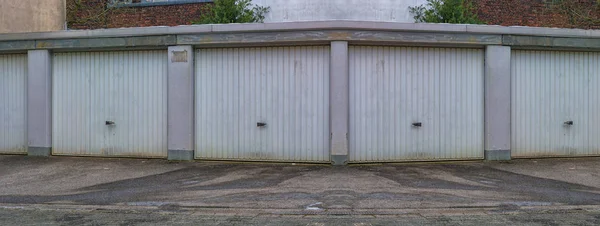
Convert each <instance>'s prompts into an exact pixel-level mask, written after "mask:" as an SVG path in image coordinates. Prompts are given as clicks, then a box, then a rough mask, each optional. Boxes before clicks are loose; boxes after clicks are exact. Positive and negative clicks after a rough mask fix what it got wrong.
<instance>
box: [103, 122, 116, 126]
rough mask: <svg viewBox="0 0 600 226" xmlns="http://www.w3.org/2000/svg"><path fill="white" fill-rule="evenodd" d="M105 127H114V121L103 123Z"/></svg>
mask: <svg viewBox="0 0 600 226" xmlns="http://www.w3.org/2000/svg"><path fill="white" fill-rule="evenodd" d="M104 123H105V124H106V125H107V126H114V125H115V122H114V121H106V122H104Z"/></svg>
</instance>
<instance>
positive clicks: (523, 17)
mask: <svg viewBox="0 0 600 226" xmlns="http://www.w3.org/2000/svg"><path fill="white" fill-rule="evenodd" d="M568 1H576V2H575V3H576V4H578V5H579V7H582V8H583V9H587V10H590V11H589V12H590V13H591V15H592V16H593V17H594V18H596V19H600V7H599V6H598V1H597V0H568ZM551 2H552V0H473V3H474V5H475V7H476V8H477V12H476V13H477V15H478V16H479V18H480V19H481V20H483V21H485V22H486V23H488V24H494V25H504V26H531V27H560V28H585V29H600V23H593V22H577V23H572V22H570V21H571V19H570V18H569V17H568V15H565V14H563V13H559V12H558V11H557V10H556V9H555V8H553V7H556V5H554V6H553V5H552V4H551ZM574 24H575V25H574Z"/></svg>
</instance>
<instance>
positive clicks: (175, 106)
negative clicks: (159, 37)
mask: <svg viewBox="0 0 600 226" xmlns="http://www.w3.org/2000/svg"><path fill="white" fill-rule="evenodd" d="M168 77H169V78H168V101H167V102H168V106H169V110H168V113H167V114H168V128H167V130H168V131H167V136H168V149H169V150H168V159H169V160H174V161H188V160H193V159H194V49H193V48H192V46H170V47H169V76H168Z"/></svg>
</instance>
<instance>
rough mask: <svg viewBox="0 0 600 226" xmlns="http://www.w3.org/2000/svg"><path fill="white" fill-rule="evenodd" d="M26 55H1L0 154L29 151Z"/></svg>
mask: <svg viewBox="0 0 600 226" xmlns="http://www.w3.org/2000/svg"><path fill="white" fill-rule="evenodd" d="M26 96H27V54H7V55H0V153H5V154H22V153H27V112H26V106H27V100H26Z"/></svg>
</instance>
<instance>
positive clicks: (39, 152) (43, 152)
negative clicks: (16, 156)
mask: <svg viewBox="0 0 600 226" xmlns="http://www.w3.org/2000/svg"><path fill="white" fill-rule="evenodd" d="M27 155H28V156H37V157H49V156H50V155H52V148H41V147H29V148H27Z"/></svg>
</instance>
